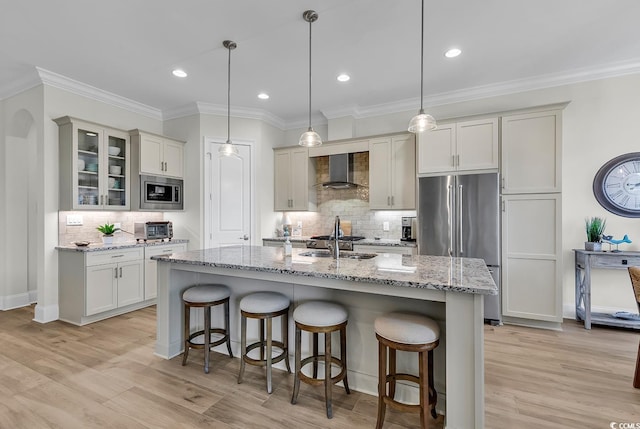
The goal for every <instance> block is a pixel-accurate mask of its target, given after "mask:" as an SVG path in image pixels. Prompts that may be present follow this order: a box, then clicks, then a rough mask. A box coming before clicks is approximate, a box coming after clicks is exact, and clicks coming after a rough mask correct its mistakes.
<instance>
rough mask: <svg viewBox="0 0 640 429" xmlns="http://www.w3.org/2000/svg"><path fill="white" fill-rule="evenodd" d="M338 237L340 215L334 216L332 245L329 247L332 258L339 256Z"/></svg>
mask: <svg viewBox="0 0 640 429" xmlns="http://www.w3.org/2000/svg"><path fill="white" fill-rule="evenodd" d="M339 239H340V216H336V220H335V223H334V224H333V247H330V248H329V250H330V251H331V256H332V257H333V259H338V258H339V257H340V243H339V242H338V240H339Z"/></svg>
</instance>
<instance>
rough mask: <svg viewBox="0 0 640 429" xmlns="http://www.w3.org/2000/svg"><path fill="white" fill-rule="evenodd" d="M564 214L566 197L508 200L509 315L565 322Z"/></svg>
mask: <svg viewBox="0 0 640 429" xmlns="http://www.w3.org/2000/svg"><path fill="white" fill-rule="evenodd" d="M560 210H561V209H560V194H542V195H507V196H504V197H503V213H502V273H503V276H502V293H503V295H502V313H503V315H505V316H512V317H520V318H525V319H535V320H542V321H549V322H562V277H561V275H562V267H561V264H562V260H561V246H562V235H561V212H560Z"/></svg>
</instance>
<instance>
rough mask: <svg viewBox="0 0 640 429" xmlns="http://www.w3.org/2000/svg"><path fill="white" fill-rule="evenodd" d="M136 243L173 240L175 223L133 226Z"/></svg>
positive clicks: (163, 222) (143, 223)
mask: <svg viewBox="0 0 640 429" xmlns="http://www.w3.org/2000/svg"><path fill="white" fill-rule="evenodd" d="M133 235H134V237H135V239H136V241H140V240H143V241H147V240H164V239H169V240H171V239H172V238H173V223H171V222H170V221H155V222H136V223H134V224H133Z"/></svg>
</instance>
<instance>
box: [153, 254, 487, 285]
mask: <svg viewBox="0 0 640 429" xmlns="http://www.w3.org/2000/svg"><path fill="white" fill-rule="evenodd" d="M283 252H284V249H282V248H279V247H266V246H231V247H222V248H213V249H203V250H193V251H189V252H179V253H174V254H173V255H170V256H154V257H152V259H155V260H158V261H163V262H171V263H175V264H188V265H198V266H209V267H219V268H231V269H237V270H246V271H261V272H269V273H279V274H289V275H293V276H306V277H317V278H326V279H335V280H347V281H354V282H367V283H377V284H383V285H389V286H396V287H413V288H427V289H435V290H441V291H445V292H460V293H473V294H483V295H496V294H497V293H498V288H497V287H496V284H495V283H494V281H493V278H492V277H491V274H489V270H488V269H487V266H486V265H485V263H484V261H483V260H482V259H474V258H451V257H445V256H427V255H417V256H410V255H399V254H382V255H378V256H376V257H375V258H372V259H367V260H355V259H346V258H345V259H343V258H340V259H339V260H338V261H336V260H334V259H332V258H323V257H310V256H302V255H301V253H305V252H308V250H307V249H293V255H292V256H288V257H285V256H284V253H283ZM341 253H343V254H345V253H349V252H341Z"/></svg>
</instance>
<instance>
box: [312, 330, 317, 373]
mask: <svg viewBox="0 0 640 429" xmlns="http://www.w3.org/2000/svg"><path fill="white" fill-rule="evenodd" d="M312 336H313V356H315V359H314V361H313V378H318V333H317V332H314V333H313V335H312Z"/></svg>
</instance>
